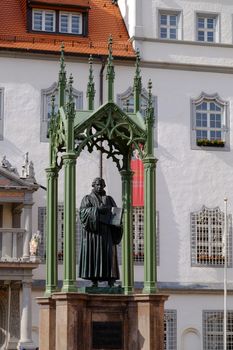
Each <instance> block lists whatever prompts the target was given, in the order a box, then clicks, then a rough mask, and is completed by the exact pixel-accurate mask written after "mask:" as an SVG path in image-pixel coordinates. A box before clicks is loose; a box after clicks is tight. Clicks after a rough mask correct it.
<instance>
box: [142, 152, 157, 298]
mask: <svg viewBox="0 0 233 350" xmlns="http://www.w3.org/2000/svg"><path fill="white" fill-rule="evenodd" d="M156 162H157V160H156V158H154V157H146V158H144V159H143V164H144V289H143V292H144V293H149V294H150V293H155V292H156V291H157V286H156V279H157V276H156V205H155V168H156Z"/></svg>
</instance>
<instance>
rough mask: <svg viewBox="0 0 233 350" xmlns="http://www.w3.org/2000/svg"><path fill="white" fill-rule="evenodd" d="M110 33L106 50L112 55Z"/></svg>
mask: <svg viewBox="0 0 233 350" xmlns="http://www.w3.org/2000/svg"><path fill="white" fill-rule="evenodd" d="M112 43H113V40H112V34H110V36H109V38H108V52H109V56H110V55H111V56H112Z"/></svg>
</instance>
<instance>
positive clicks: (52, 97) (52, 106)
mask: <svg viewBox="0 0 233 350" xmlns="http://www.w3.org/2000/svg"><path fill="white" fill-rule="evenodd" d="M51 117H55V95H54V94H52V96H51Z"/></svg>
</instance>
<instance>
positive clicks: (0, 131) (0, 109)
mask: <svg viewBox="0 0 233 350" xmlns="http://www.w3.org/2000/svg"><path fill="white" fill-rule="evenodd" d="M3 103H4V89H3V88H0V140H3V112H4V106H3Z"/></svg>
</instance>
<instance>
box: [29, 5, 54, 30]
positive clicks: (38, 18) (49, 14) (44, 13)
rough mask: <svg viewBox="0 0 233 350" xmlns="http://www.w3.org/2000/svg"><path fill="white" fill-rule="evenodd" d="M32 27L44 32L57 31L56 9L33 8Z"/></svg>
mask: <svg viewBox="0 0 233 350" xmlns="http://www.w3.org/2000/svg"><path fill="white" fill-rule="evenodd" d="M32 13H33V16H32V29H33V30H38V31H43V32H54V31H55V11H49V10H33V12H32Z"/></svg>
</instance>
